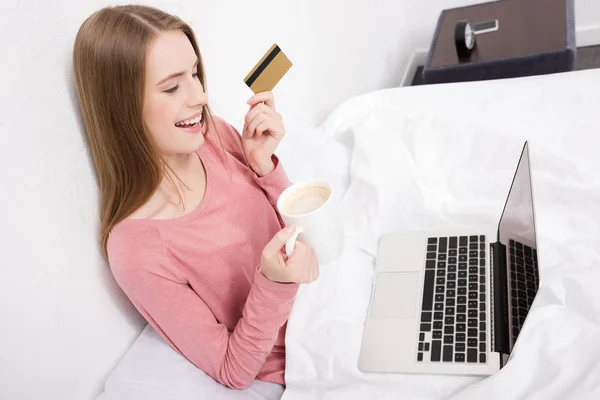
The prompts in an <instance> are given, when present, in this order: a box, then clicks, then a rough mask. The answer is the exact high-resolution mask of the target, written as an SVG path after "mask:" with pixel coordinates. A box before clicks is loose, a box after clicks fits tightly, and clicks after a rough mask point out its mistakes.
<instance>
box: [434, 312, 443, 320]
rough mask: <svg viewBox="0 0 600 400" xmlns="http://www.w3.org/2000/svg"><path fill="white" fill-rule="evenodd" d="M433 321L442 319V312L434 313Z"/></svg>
mask: <svg viewBox="0 0 600 400" xmlns="http://www.w3.org/2000/svg"><path fill="white" fill-rule="evenodd" d="M433 319H434V320H436V321H439V320H442V319H444V313H443V312H439V311H437V312H434V313H433Z"/></svg>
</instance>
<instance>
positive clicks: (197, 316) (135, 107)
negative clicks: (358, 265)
mask: <svg viewBox="0 0 600 400" xmlns="http://www.w3.org/2000/svg"><path fill="white" fill-rule="evenodd" d="M73 68H74V74H75V83H76V86H77V94H78V96H79V100H80V105H81V111H82V116H83V120H84V123H85V130H86V133H87V135H88V137H89V141H90V149H91V152H92V155H93V158H94V163H95V167H96V171H97V174H98V177H99V184H100V211H101V215H100V218H101V232H100V236H101V242H102V248H103V250H104V254H105V256H106V257H107V259H108V261H109V264H110V268H111V271H112V273H113V275H114V277H115V279H116V281H117V283H118V284H119V285H120V287H121V288H122V289H123V291H124V292H125V294H126V295H127V296H128V298H129V299H130V300H131V302H132V303H133V305H134V306H135V307H136V308H137V310H138V311H139V312H140V313H141V314H142V315H143V316H144V318H146V320H147V321H148V323H149V324H151V325H152V327H153V328H154V329H155V330H156V331H157V332H158V333H159V334H160V335H161V336H162V338H163V339H164V340H165V341H166V342H167V343H169V345H171V346H172V347H173V348H174V349H175V350H176V351H177V352H179V353H180V354H181V355H183V356H184V357H186V358H187V359H188V360H189V361H190V362H192V363H193V364H194V365H196V366H197V367H198V368H200V369H201V370H202V371H204V372H205V373H206V374H207V375H209V376H211V377H212V378H213V379H215V380H216V381H218V382H220V383H222V384H224V385H226V386H229V387H231V388H235V389H242V388H246V387H248V386H249V385H250V384H251V383H252V382H253V380H255V379H257V380H262V381H266V382H273V383H275V384H279V385H284V384H285V379H284V374H285V330H286V324H287V319H288V317H289V313H290V311H291V308H292V304H293V302H294V299H295V296H296V292H297V289H298V284H300V283H309V282H312V281H313V280H315V279H316V278H317V277H318V268H319V265H318V262H317V259H316V255H315V252H314V251H313V249H312V248H311V247H310V246H309V245H307V244H304V243H302V242H301V241H297V242H296V247H295V249H294V251H293V254H291V256H290V257H289V258H287V256H285V255H284V254H283V252H282V247H283V245H284V244H285V242H286V240H287V239H288V238H290V237H291V235H292V234H293V233H294V232H293V229H288V228H284V227H283V224H282V222H281V217H280V215H279V213H278V212H277V210H276V208H275V204H276V203H277V199H278V197H279V195H280V194H281V192H282V191H283V190H284V189H285V188H287V187H288V186H289V180H288V178H287V176H286V173H285V171H284V170H283V166H282V165H281V163H280V162H279V159H278V158H277V156H276V155H275V154H274V153H275V149H276V148H277V145H278V144H279V142H280V141H281V139H282V138H283V137H284V134H285V129H284V126H283V121H282V118H281V115H279V113H277V112H276V111H275V102H274V99H273V95H272V94H271V93H270V92H264V93H258V94H256V95H255V96H253V97H252V98H251V99H250V100H248V104H249V106H250V109H249V110H248V113H247V114H246V119H245V124H244V129H243V132H242V135H241V137H240V134H239V133H238V132H237V131H236V130H235V129H234V128H233V127H232V126H231V125H230V124H228V123H226V122H225V121H224V120H222V119H220V118H218V117H216V116H212V115H211V113H210V109H209V107H208V97H207V95H206V92H205V78H204V70H203V66H202V58H201V57H200V51H199V49H198V46H197V44H196V39H195V37H194V33H193V32H192V29H191V28H190V27H189V25H187V24H186V23H184V22H183V21H181V20H180V19H179V18H177V17H175V16H172V15H169V14H166V13H164V12H162V11H160V10H157V9H155V8H150V7H145V6H137V5H129V6H117V7H106V8H103V9H101V10H99V11H97V12H95V13H94V14H92V15H91V16H90V17H89V18H88V19H87V20H86V21H85V22H84V23H83V24H82V26H81V28H80V30H79V32H78V33H77V37H76V39H75V45H74V49H73ZM177 199H179V201H177Z"/></svg>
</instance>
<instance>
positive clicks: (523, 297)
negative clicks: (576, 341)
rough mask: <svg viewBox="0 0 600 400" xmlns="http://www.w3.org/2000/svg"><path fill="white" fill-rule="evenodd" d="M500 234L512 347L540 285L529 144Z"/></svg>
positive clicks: (521, 162)
mask: <svg viewBox="0 0 600 400" xmlns="http://www.w3.org/2000/svg"><path fill="white" fill-rule="evenodd" d="M498 237H499V241H500V243H501V244H502V245H503V246H502V247H503V249H505V251H506V274H505V277H506V284H507V286H506V296H507V304H506V311H507V312H508V315H507V317H508V321H507V322H508V343H509V346H510V349H511V350H512V348H513V346H514V344H515V342H516V341H517V337H518V335H519V332H520V331H521V329H522V328H523V324H524V323H525V319H526V318H527V314H528V313H529V309H530V308H531V305H532V303H533V300H534V298H535V296H536V294H537V290H538V287H539V273H538V260H537V246H536V235H535V222H534V211H533V195H532V190H531V172H530V168H529V149H528V145H527V143H525V146H524V147H523V152H522V153H521V158H520V160H519V164H518V166H517V171H516V172H515V175H514V178H513V182H512V185H511V188H510V191H509V193H508V198H507V200H506V205H505V206H504V211H503V213H502V217H501V218H500V223H499V225H498ZM503 275H504V274H503Z"/></svg>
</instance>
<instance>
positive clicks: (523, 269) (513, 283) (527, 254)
mask: <svg viewBox="0 0 600 400" xmlns="http://www.w3.org/2000/svg"><path fill="white" fill-rule="evenodd" d="M509 253H510V287H511V310H512V327H513V329H512V338H513V343H514V342H516V341H517V336H519V332H520V330H521V328H522V327H523V323H524V322H525V317H527V313H528V312H529V309H530V308H531V304H532V303H533V299H534V298H535V295H536V294H537V288H538V285H539V281H540V278H539V275H538V266H537V263H538V262H537V251H536V250H535V249H532V248H531V247H529V246H525V245H524V244H522V243H519V242H517V241H515V240H510V244H509Z"/></svg>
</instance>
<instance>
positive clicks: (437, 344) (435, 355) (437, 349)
mask: <svg viewBox="0 0 600 400" xmlns="http://www.w3.org/2000/svg"><path fill="white" fill-rule="evenodd" d="M441 355H442V341H441V340H434V341H432V342H431V361H440V358H441Z"/></svg>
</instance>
